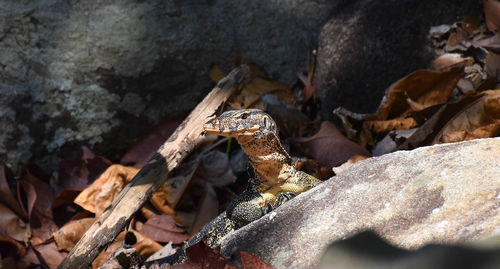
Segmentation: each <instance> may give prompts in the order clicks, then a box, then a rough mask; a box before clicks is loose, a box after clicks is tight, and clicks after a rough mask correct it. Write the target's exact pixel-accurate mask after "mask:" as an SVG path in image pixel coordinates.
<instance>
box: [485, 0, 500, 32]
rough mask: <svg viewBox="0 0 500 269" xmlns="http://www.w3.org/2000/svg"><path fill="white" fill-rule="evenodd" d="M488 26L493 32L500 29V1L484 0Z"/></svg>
mask: <svg viewBox="0 0 500 269" xmlns="http://www.w3.org/2000/svg"><path fill="white" fill-rule="evenodd" d="M483 8H484V16H485V17H486V26H487V27H488V29H489V30H490V31H492V32H499V31H500V16H498V14H500V2H499V1H496V0H483Z"/></svg>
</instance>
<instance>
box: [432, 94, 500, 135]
mask: <svg viewBox="0 0 500 269" xmlns="http://www.w3.org/2000/svg"><path fill="white" fill-rule="evenodd" d="M499 133H500V89H496V90H489V91H484V92H482V96H481V98H479V99H477V100H476V101H474V102H473V103H471V104H470V105H468V106H467V107H464V108H463V109H462V111H460V112H459V113H457V114H456V115H455V116H454V117H453V118H452V119H451V120H450V121H448V122H447V123H446V125H445V126H444V127H443V129H441V131H440V132H439V134H438V135H437V136H436V137H435V138H434V141H433V143H432V144H436V143H448V142H457V141H465V140H470V139H476V138H484V137H494V136H496V135H498V134H499Z"/></svg>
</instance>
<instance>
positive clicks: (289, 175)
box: [155, 109, 321, 264]
mask: <svg viewBox="0 0 500 269" xmlns="http://www.w3.org/2000/svg"><path fill="white" fill-rule="evenodd" d="M204 129H205V132H206V133H208V134H218V135H221V136H227V137H233V138H235V139H236V140H237V141H238V143H239V144H240V145H241V147H242V149H243V151H244V152H245V153H246V154H247V155H248V157H249V160H250V164H251V165H252V167H253V169H254V172H255V177H254V178H252V179H250V183H251V184H250V186H249V188H248V189H247V190H246V191H245V192H243V193H242V194H241V195H239V196H238V197H237V198H236V199H235V200H234V201H233V202H232V203H231V204H230V205H229V207H228V208H227V210H226V211H224V212H223V213H221V214H220V215H219V216H217V217H216V218H215V219H214V220H212V221H211V222H210V223H209V224H207V225H206V226H205V227H204V228H203V229H202V230H201V231H200V232H199V233H197V234H196V235H195V236H194V237H193V238H191V240H189V241H188V243H187V244H186V245H185V246H183V247H182V248H181V249H179V250H178V251H177V252H176V253H175V254H174V255H172V256H169V257H166V258H163V259H161V260H156V261H155V262H161V263H165V262H166V263H169V264H175V263H180V262H182V261H183V260H184V259H185V258H186V254H185V249H186V248H188V247H190V246H192V245H195V244H196V243H198V242H200V241H201V240H204V242H205V243H206V244H207V245H208V246H210V247H212V248H214V249H218V248H219V247H220V242H221V239H222V237H224V236H225V235H226V234H228V233H229V232H231V231H233V230H235V229H238V228H241V227H242V226H244V225H246V224H248V223H250V222H252V221H254V220H257V219H259V218H260V217H262V216H264V215H265V214H266V213H267V212H268V211H269V210H271V209H273V208H276V207H278V206H280V205H281V204H283V203H284V202H286V201H287V200H289V199H291V198H292V197H293V196H296V195H298V194H300V193H301V192H304V191H306V190H308V189H310V188H313V187H315V186H316V185H318V184H320V183H321V181H320V180H319V179H317V178H315V177H313V176H311V175H308V174H306V173H304V172H302V171H297V170H296V169H295V167H294V166H293V161H292V159H291V158H290V155H289V154H288V153H287V152H286V150H285V149H284V148H283V146H282V145H281V142H280V140H279V137H278V129H277V127H276V123H275V122H274V120H273V119H272V118H271V117H270V116H269V115H268V114H266V113H265V112H263V111H262V110H258V109H245V110H232V111H226V112H224V113H223V114H221V115H220V116H218V117H216V118H214V119H212V120H210V121H208V122H207V123H206V124H205V125H204Z"/></svg>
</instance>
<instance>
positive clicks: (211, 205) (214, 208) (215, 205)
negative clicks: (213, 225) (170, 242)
mask: <svg viewBox="0 0 500 269" xmlns="http://www.w3.org/2000/svg"><path fill="white" fill-rule="evenodd" d="M206 188H207V190H206V191H205V192H204V193H203V196H202V198H201V201H200V203H199V206H197V207H196V209H197V210H196V217H195V218H194V220H193V222H191V223H187V222H186V219H184V220H183V221H184V222H183V223H184V224H186V225H188V226H189V230H188V231H189V233H195V232H197V231H199V230H201V229H202V228H203V226H205V225H206V224H207V223H209V222H210V221H211V220H212V219H214V218H215V217H216V216H217V215H218V214H219V201H218V200H217V197H216V196H215V191H214V190H213V189H208V188H210V187H206Z"/></svg>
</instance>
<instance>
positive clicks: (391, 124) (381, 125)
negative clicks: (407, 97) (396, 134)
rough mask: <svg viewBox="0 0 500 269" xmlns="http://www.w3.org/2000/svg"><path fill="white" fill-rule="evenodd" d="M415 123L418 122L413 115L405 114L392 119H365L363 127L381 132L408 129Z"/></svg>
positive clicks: (415, 124)
mask: <svg viewBox="0 0 500 269" xmlns="http://www.w3.org/2000/svg"><path fill="white" fill-rule="evenodd" d="M417 125H418V123H417V121H416V120H415V119H414V118H413V117H410V116H406V115H405V116H403V117H399V118H396V119H392V120H377V121H365V122H364V123H363V129H365V130H372V131H374V132H375V133H383V132H386V131H390V130H408V129H411V128H413V127H415V126H417Z"/></svg>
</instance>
